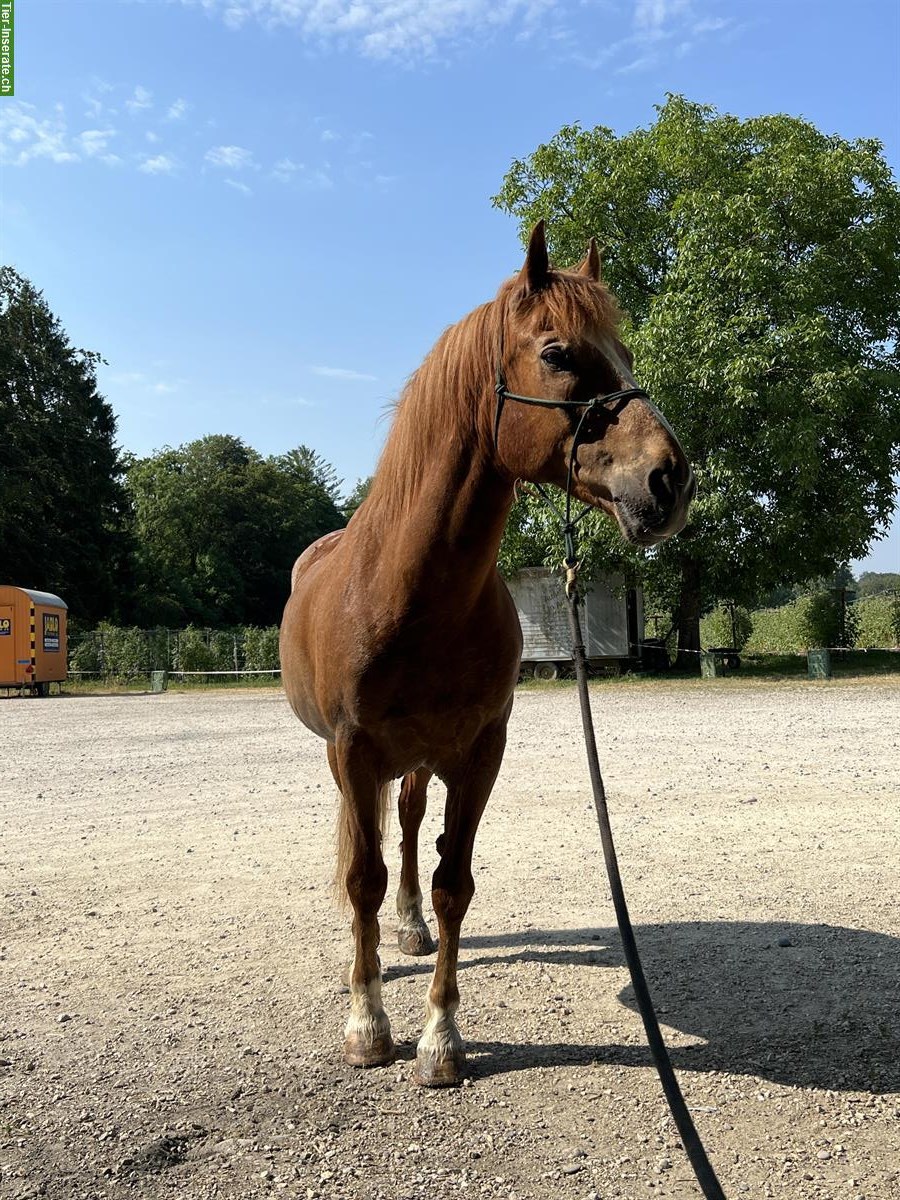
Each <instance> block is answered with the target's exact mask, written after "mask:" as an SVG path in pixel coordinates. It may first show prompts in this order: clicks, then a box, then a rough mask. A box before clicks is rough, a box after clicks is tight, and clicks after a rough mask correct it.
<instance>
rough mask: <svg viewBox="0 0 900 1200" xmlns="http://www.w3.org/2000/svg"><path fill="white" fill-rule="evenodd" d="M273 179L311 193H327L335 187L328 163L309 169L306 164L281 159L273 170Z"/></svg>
mask: <svg viewBox="0 0 900 1200" xmlns="http://www.w3.org/2000/svg"><path fill="white" fill-rule="evenodd" d="M272 178H273V179H277V180H278V182H279V183H294V184H296V185H297V186H298V187H301V188H305V189H307V190H309V191H327V190H328V189H329V188H332V187H334V180H333V179H332V178H331V170H330V167H329V165H328V163H325V164H324V165H323V166H320V167H309V166H307V165H306V163H302V162H294V161H293V159H290V158H281V159H279V160H278V162H277V163H276V164H275V166H274V167H273V168H272Z"/></svg>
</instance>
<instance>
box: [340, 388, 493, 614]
mask: <svg viewBox="0 0 900 1200" xmlns="http://www.w3.org/2000/svg"><path fill="white" fill-rule="evenodd" d="M407 402H412V403H413V405H414V402H415V397H413V396H410V397H408V398H407ZM405 418H406V419H409V418H411V419H412V421H414V420H415V411H413V412H412V413H407V414H405ZM476 426H477V421H474V420H473V422H472V428H471V429H468V430H466V429H463V430H459V429H458V430H455V431H452V432H451V431H450V430H449V429H448V430H445V431H444V432H443V436H441V435H440V433H439V431H438V430H432V432H431V434H428V432H427V428H425V427H423V432H422V438H421V440H420V441H419V442H418V443H416V442H415V441H414V440H409V441H405V442H404V447H403V448H404V451H405V454H406V455H408V456H409V462H411V463H412V464H414V465H415V466H416V467H417V470H416V471H415V472H414V473H412V472H407V474H406V477H405V480H404V481H403V482H402V483H396V484H394V485H393V487H394V490H392V484H391V482H390V481H388V480H385V479H376V484H377V490H376V488H375V487H373V493H374V494H373V496H372V498H371V501H370V502H367V504H366V505H364V506H363V508H362V509H361V510H360V518H365V522H364V524H365V527H366V528H367V531H368V532H369V534H370V535H371V544H372V545H373V547H377V568H376V569H377V572H378V574H379V575H380V576H381V577H382V578H386V577H390V578H392V579H393V580H394V584H393V587H394V590H395V591H396V590H397V589H400V590H402V591H403V592H404V593H405V595H406V598H407V599H423V598H427V597H428V596H432V597H434V598H439V599H440V600H441V603H442V604H444V603H447V602H450V604H451V605H453V606H455V607H457V608H458V611H460V612H463V611H464V610H465V608H466V605H467V600H471V601H473V602H474V601H475V600H476V599H477V597H478V596H479V595H480V594H481V592H482V591H483V589H484V588H485V587H486V586H487V584H488V582H489V581H490V580H492V579H493V578H494V577H495V569H496V563H497V552H498V550H499V547H500V540H501V538H502V536H503V529H504V526H505V525H506V518H507V516H508V515H509V510H510V507H511V506H512V500H513V486H512V483H511V482H510V481H509V480H508V479H507V478H506V477H505V476H504V475H503V473H502V472H501V471H500V469H499V468H498V467H497V465H496V463H495V461H494V456H493V452H492V450H491V448H490V447H488V446H486V445H485V444H484V439H483V438H480V437H479V436H478V430H477V428H476ZM391 449H392V447H391V445H390V439H389V444H388V447H387V448H386V457H388V458H389V455H388V453H387V452H388V451H390V450H391ZM383 467H384V468H385V469H387V467H388V463H383Z"/></svg>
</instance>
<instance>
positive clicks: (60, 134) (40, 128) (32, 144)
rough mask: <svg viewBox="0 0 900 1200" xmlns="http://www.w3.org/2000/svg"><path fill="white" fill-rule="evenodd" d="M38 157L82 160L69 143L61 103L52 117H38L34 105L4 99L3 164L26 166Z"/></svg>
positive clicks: (0, 128)
mask: <svg viewBox="0 0 900 1200" xmlns="http://www.w3.org/2000/svg"><path fill="white" fill-rule="evenodd" d="M39 158H43V159H49V161H50V162H54V163H72V162H78V161H79V158H80V155H79V154H78V153H77V151H76V150H75V149H74V148H73V147H72V145H71V144H70V143H69V139H68V132H67V128H66V120H65V115H64V113H63V109H62V106H61V105H57V106H56V108H55V110H54V114H53V116H51V117H39V116H38V115H37V110H36V109H35V107H34V105H33V104H26V103H24V102H22V101H18V100H4V101H3V122H2V125H0V163H4V164H5V165H7V166H13V167H24V166H25V164H26V163H27V162H31V161H32V160H34V159H39Z"/></svg>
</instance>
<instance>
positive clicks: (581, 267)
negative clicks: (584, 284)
mask: <svg viewBox="0 0 900 1200" xmlns="http://www.w3.org/2000/svg"><path fill="white" fill-rule="evenodd" d="M575 269H576V270H577V271H578V274H579V275H587V277H588V279H593V281H594V283H599V282H600V251H599V250H598V249H597V239H596V238H591V240H590V242H589V243H588V251H587V254H586V255H585V256H584V258H583V259H582V260H581V262H580V263H579V264H578V266H577V267H576V268H575Z"/></svg>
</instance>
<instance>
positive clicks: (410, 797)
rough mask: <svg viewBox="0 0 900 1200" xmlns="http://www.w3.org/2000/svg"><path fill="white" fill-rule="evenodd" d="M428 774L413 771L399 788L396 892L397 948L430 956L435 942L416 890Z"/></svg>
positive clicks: (413, 953) (419, 892) (417, 889)
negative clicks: (398, 847) (420, 830)
mask: <svg viewBox="0 0 900 1200" xmlns="http://www.w3.org/2000/svg"><path fill="white" fill-rule="evenodd" d="M430 779H431V772H430V771H425V770H419V771H415V772H413V773H412V774H410V775H406V776H405V777H404V779H403V783H402V785H401V787H400V801H399V808H400V827H401V829H402V830H403V841H402V843H401V846H400V852H401V865H400V887H399V889H398V891H397V916H398V917H399V918H400V922H399V924H398V926H397V944H398V945H399V947H400V949H401V950H402V951H403V953H404V954H412V955H416V956H418V955H423V954H431V952H432V951H433V950H434V942H433V941H432V940H431V934H430V933H429V931H428V926H427V925H426V924H425V918H424V917H423V916H422V892H421V890H420V888H419V827H420V825H421V824H422V818H423V817H424V816H425V802H426V793H427V791H428V781H429V780H430Z"/></svg>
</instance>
